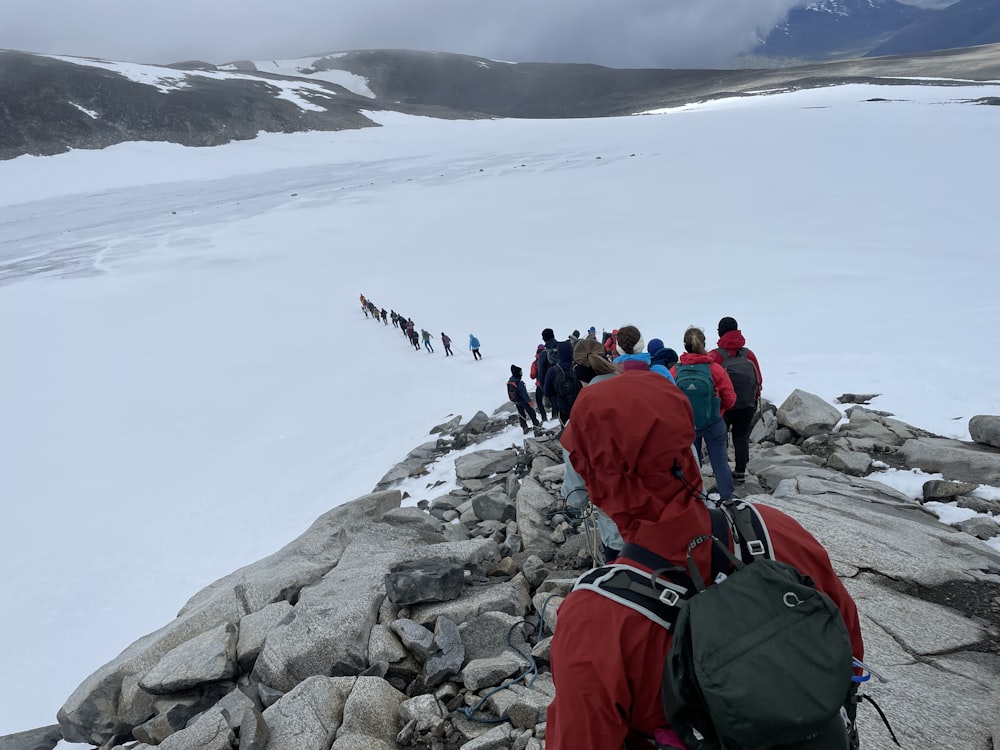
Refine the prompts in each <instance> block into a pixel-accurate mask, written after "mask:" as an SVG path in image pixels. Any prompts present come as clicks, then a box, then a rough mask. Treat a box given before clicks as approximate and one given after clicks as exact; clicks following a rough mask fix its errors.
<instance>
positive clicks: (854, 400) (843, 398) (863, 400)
mask: <svg viewBox="0 0 1000 750" xmlns="http://www.w3.org/2000/svg"><path fill="white" fill-rule="evenodd" d="M881 395H882V394H881V393H844V394H842V395H840V396H837V403H840V404H867V403H868V402H870V401H871V400H872V399H873V398H878V397H879V396H881Z"/></svg>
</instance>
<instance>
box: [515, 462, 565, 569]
mask: <svg viewBox="0 0 1000 750" xmlns="http://www.w3.org/2000/svg"><path fill="white" fill-rule="evenodd" d="M552 501H553V498H552V495H550V494H549V493H548V491H547V490H546V489H545V488H544V487H543V486H542V485H540V484H539V483H538V482H536V481H535V480H534V479H530V478H527V479H524V480H523V481H522V482H521V489H520V490H519V491H518V493H517V530H518V534H520V536H521V546H522V548H523V549H524V551H525V552H528V553H530V554H533V555H536V556H537V557H539V558H540V559H541V560H543V561H544V562H548V561H549V560H551V559H552V558H553V557H554V556H555V553H556V546H557V545H556V543H555V542H553V541H552V528H551V527H550V526H549V523H548V521H549V519H548V516H546V515H545V511H546V510H548V509H549V507H550V506H551V505H552Z"/></svg>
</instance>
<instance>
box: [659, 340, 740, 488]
mask: <svg viewBox="0 0 1000 750" xmlns="http://www.w3.org/2000/svg"><path fill="white" fill-rule="evenodd" d="M671 374H672V375H673V376H674V382H675V383H676V384H677V387H678V388H680V389H681V391H682V392H683V393H684V395H685V396H687V397H688V400H689V401H690V402H691V411H692V415H693V417H694V427H695V433H694V434H695V440H694V449H695V453H697V454H698V460H699V461H700V460H701V458H702V450H701V446H702V442H704V443H705V447H706V449H707V450H708V460H709V462H710V463H711V464H712V472H713V473H714V474H715V486H716V489H717V491H718V493H719V497H720V499H722V500H723V501H725V500H731V499H732V497H733V491H734V490H735V487H734V485H733V472H732V469H730V468H729V454H728V452H727V446H726V436H727V434H728V433H727V429H726V421H725V420H724V419H723V418H722V413H723V412H724V411H726V409H731V408H732V406H733V404H734V403H736V393H735V392H734V391H733V384H732V382H731V381H730V380H729V376H728V375H727V374H726V371H725V370H723V369H722V366H721V365H719V364H717V363H715V362H713V361H712V358H711V357H710V356H709V355H708V354H707V353H706V352H705V332H704V331H703V330H701V329H700V328H695V327H694V326H691V327H690V328H688V329H687V330H686V331H685V332H684V354H682V355H681V358H680V362H679V364H677V365H676V366H675V367H674V369H673V371H672V372H671Z"/></svg>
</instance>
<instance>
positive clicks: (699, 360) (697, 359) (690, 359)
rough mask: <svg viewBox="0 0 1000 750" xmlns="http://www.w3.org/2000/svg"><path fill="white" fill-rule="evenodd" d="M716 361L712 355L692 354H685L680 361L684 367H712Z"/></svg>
mask: <svg viewBox="0 0 1000 750" xmlns="http://www.w3.org/2000/svg"><path fill="white" fill-rule="evenodd" d="M714 361H715V360H713V359H712V355H711V354H692V353H691V352H684V353H683V354H681V359H680V363H681V364H682V365H710V364H712V362H714Z"/></svg>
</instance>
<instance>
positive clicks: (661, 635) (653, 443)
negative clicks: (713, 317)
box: [546, 371, 864, 750]
mask: <svg viewBox="0 0 1000 750" xmlns="http://www.w3.org/2000/svg"><path fill="white" fill-rule="evenodd" d="M693 440H694V424H693V423H692V420H691V409H690V406H689V405H688V403H687V400H686V398H685V396H684V394H683V393H682V392H681V391H680V389H678V388H677V387H676V386H674V385H671V384H670V383H668V382H667V380H666V379H665V378H663V377H662V376H660V375H658V374H656V373H653V372H642V371H637V372H629V373H627V374H625V375H621V376H618V377H613V378H610V379H609V380H607V381H605V382H603V383H600V384H599V385H595V386H589V387H587V388H584V389H583V391H582V392H581V393H580V395H579V397H578V398H577V401H576V403H575V404H574V406H573V418H572V419H571V420H570V422H569V425H568V426H567V427H566V429H565V431H564V432H563V434H562V437H561V440H560V442H561V443H562V445H563V448H565V449H566V450H567V451H568V452H569V457H570V461H571V462H572V464H573V468H574V469H575V470H576V471H577V472H578V473H579V474H580V476H581V477H582V478H583V480H584V483H585V486H586V488H587V491H588V493H589V496H590V501H591V502H592V503H593V504H594V505H596V506H597V507H598V508H600V509H601V510H603V511H604V512H605V513H607V514H608V517H609V518H610V519H611V520H612V521H614V522H615V524H616V525H617V527H618V530H619V531H620V532H621V536H622V539H623V540H624V542H626V543H629V544H637V545H641V546H642V547H645V548H646V549H648V550H650V551H651V552H653V553H654V554H656V555H659V556H660V557H663V558H665V559H666V560H667V561H669V562H670V563H672V564H673V565H677V566H684V565H685V564H686V562H687V554H688V551H689V549H690V547H689V543H690V542H691V540H693V539H695V538H697V537H699V536H702V535H708V534H711V533H712V523H711V517H710V515H709V511H708V508H707V507H706V505H705V503H704V502H703V501H702V500H701V499H700V497H699V496H698V493H700V492H701V490H702V481H701V473H700V471H699V469H698V464H697V461H696V459H695V457H694V454H693V453H692V452H691V442H692V441H693ZM755 506H756V508H757V509H758V511H759V512H760V515H761V517H762V518H763V520H764V523H765V524H766V526H767V531H768V534H769V538H770V541H771V544H772V546H773V549H774V553H775V558H776V559H778V560H780V561H781V562H784V563H788V564H790V565H793V566H794V567H796V568H797V569H798V570H799V571H800V572H801V573H803V574H804V575H807V576H809V577H810V578H812V579H813V581H814V582H815V584H816V588H817V589H819V590H820V591H822V592H823V593H824V594H826V595H827V596H829V597H830V598H831V599H832V600H833V602H834V604H835V605H836V606H837V608H838V609H839V610H840V614H841V616H842V617H843V620H844V624H845V625H846V627H847V632H848V634H849V635H850V640H851V646H852V651H853V653H854V656H855V657H857V658H858V659H862V660H863V659H864V642H863V639H862V635H861V624H860V618H859V616H858V610H857V606H856V605H855V603H854V600H853V599H852V598H851V596H850V594H848V592H847V589H845V588H844V585H843V584H842V583H841V581H840V579H839V578H838V577H837V574H836V572H835V571H834V569H833V566H832V565H831V563H830V558H829V556H828V554H827V552H826V550H825V549H824V548H823V546H822V545H821V544H820V543H819V542H818V541H817V540H816V539H815V538H814V537H813V536H812V535H811V534H810V533H809V532H808V531H806V530H805V529H804V528H803V527H802V526H801V525H800V524H799V523H798V522H797V521H796V520H794V519H793V518H792V517H791V516H788V515H786V514H785V513H783V512H782V511H780V510H777V509H776V508H771V507H768V506H765V505H761V504H755ZM626 549H627V548H626ZM711 550H712V545H710V544H700V545H697V546H696V547H695V548H693V549H690V554H691V560H692V561H693V564H694V565H696V566H697V568H698V569H699V570H700V572H701V575H702V576H703V577H705V578H706V580H710V579H711V577H710V576H709V571H710V570H711V568H712V562H711V557H712V552H711ZM616 562H618V563H625V564H628V565H630V566H633V567H636V568H639V569H640V570H643V571H645V572H647V573H650V574H652V573H653V571H652V570H651V569H650V568H648V567H647V566H644V565H642V564H641V563H639V562H638V561H635V560H631V559H628V558H627V556H623V557H619V558H618V560H617V561H616ZM671 642H672V635H671V633H670V631H668V630H667V629H666V628H664V627H663V626H661V625H659V624H657V623H655V622H653V621H652V620H650V619H649V618H648V617H646V616H645V615H644V614H642V613H641V612H637V611H635V610H633V609H630V608H628V607H626V606H623V605H622V604H620V603H619V602H617V601H613V600H611V599H608V598H606V597H604V596H601V595H600V594H597V593H595V592H593V591H587V590H578V591H573V592H572V593H570V594H569V595H568V596H567V597H566V599H565V600H564V601H563V602H562V604H561V605H559V623H558V626H557V627H556V629H555V635H554V636H553V639H552V652H551V659H550V663H551V666H552V677H553V680H554V681H555V689H556V690H555V698H554V700H553V701H552V703H551V705H550V706H549V709H548V716H547V719H548V724H547V728H546V747H547V748H548V750H621V749H622V748H628V750H632V749H633V748H643V749H644V750H652V748H653V744H652V739H653V738H654V737H656V736H657V735H659V736H661V737H662V736H663V735H664V734H665V733H666V732H667V731H668V730H669V729H670V726H669V723H668V721H667V717H666V715H665V713H664V709H663V703H662V699H661V692H660V688H661V684H662V681H663V664H664V660H665V658H666V656H667V652H668V651H669V649H670V646H671ZM845 690H846V687H845ZM668 746H669V745H668ZM675 746H676V747H681V745H680V744H679V741H678V743H677V744H675Z"/></svg>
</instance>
